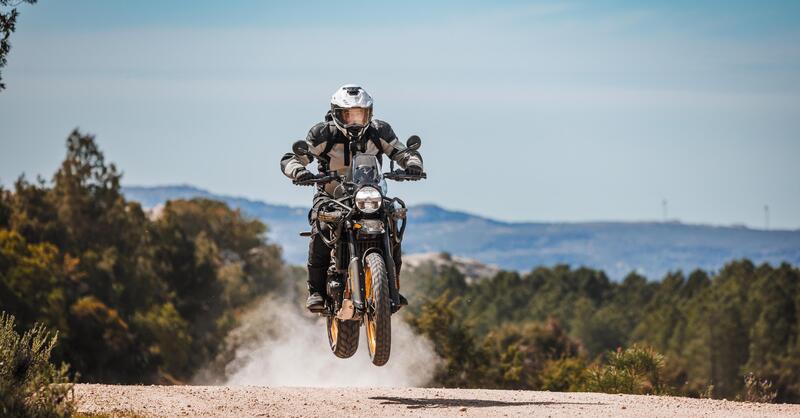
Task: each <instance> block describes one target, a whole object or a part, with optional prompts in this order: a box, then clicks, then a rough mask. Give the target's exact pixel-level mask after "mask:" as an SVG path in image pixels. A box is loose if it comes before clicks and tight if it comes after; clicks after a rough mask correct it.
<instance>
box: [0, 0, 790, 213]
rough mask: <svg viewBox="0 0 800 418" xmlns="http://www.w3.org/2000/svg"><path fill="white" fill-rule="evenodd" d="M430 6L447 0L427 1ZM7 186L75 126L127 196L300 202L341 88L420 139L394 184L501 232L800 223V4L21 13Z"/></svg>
mask: <svg viewBox="0 0 800 418" xmlns="http://www.w3.org/2000/svg"><path fill="white" fill-rule="evenodd" d="M431 3H433V4H431ZM20 9H21V17H20V19H19V22H18V30H17V32H16V33H15V34H14V35H13V38H12V52H11V55H10V56H9V64H8V66H7V68H6V69H5V70H4V71H3V76H4V79H5V81H6V83H7V85H8V89H7V90H6V91H4V92H3V93H0V182H2V183H3V184H6V185H8V184H10V183H11V182H12V181H13V180H14V179H15V178H16V177H17V176H18V175H19V174H20V173H23V172H24V173H26V174H27V175H28V176H29V177H34V176H35V175H36V174H42V175H44V176H45V177H47V178H49V177H50V176H51V175H52V173H53V171H54V170H55V169H56V167H57V166H58V164H59V162H60V160H61V159H62V158H63V153H64V146H63V143H64V139H65V138H66V135H67V134H68V133H69V131H70V130H71V129H72V128H74V127H80V128H81V129H82V130H83V131H86V132H90V133H93V134H95V135H97V139H98V141H99V143H100V145H101V147H102V148H103V149H104V151H105V152H106V155H107V158H108V159H110V160H112V161H115V162H116V163H117V164H118V165H119V166H120V167H121V168H122V169H123V171H124V173H125V177H124V183H126V184H142V185H155V184H173V183H190V184H194V185H197V186H199V187H203V188H207V189H210V190H212V191H214V192H218V193H226V194H235V195H243V196H248V197H252V198H258V199H264V200H267V201H270V202H276V203H288V204H292V205H307V204H308V202H309V200H310V197H311V196H310V194H311V191H310V190H309V189H307V188H297V187H294V186H292V185H291V184H290V183H289V182H288V181H287V179H285V178H284V177H283V176H282V175H281V174H280V173H279V170H278V160H279V158H280V156H281V155H282V154H283V153H284V152H287V151H288V150H289V149H290V146H291V143H292V142H293V141H295V140H297V139H300V138H303V137H304V136H305V134H306V132H307V130H308V128H309V127H310V126H311V125H313V124H314V123H315V122H317V121H318V120H320V118H321V117H322V115H323V114H324V112H325V111H326V109H327V107H328V99H329V96H330V94H331V93H332V92H333V90H334V89H335V88H336V87H338V86H339V85H340V84H343V83H347V82H356V83H360V84H362V85H363V86H364V87H365V88H367V90H368V91H369V92H370V93H371V94H372V95H373V96H374V98H375V101H376V109H375V113H376V116H377V117H378V118H381V119H383V120H386V121H388V122H390V123H391V124H392V126H393V127H394V128H395V131H396V132H397V134H398V135H399V136H401V137H403V138H405V137H408V136H409V135H411V134H419V135H420V136H421V137H422V139H423V148H422V152H423V155H424V157H425V163H426V171H428V172H429V175H430V179H429V180H428V181H427V182H421V183H413V184H398V185H392V186H391V187H392V188H391V191H392V192H393V193H395V194H397V195H399V196H401V197H403V198H404V199H405V200H406V201H408V202H412V203H420V202H433V203H437V204H440V205H443V206H445V207H448V208H456V209H462V210H468V211H470V212H475V213H479V214H483V215H487V216H492V217H495V218H500V219H506V220H537V221H586V220H627V221H637V220H658V219H660V218H661V202H662V199H667V200H668V202H669V217H670V218H676V219H680V220H682V221H685V222H699V223H712V224H746V225H749V226H752V227H763V226H764V213H763V207H764V205H765V204H768V205H769V206H770V209H771V227H773V228H793V229H794V228H800V164H798V156H800V2H788V1H787V2H736V1H710V2H696V1H670V2H646V1H637V2H622V1H599V2H598V1H595V2H521V1H519V2H517V1H505V2H503V1H499V2H498V1H495V2H474V1H467V2H447V1H445V2H435V3H434V2H421V1H409V2H395V3H392V4H388V3H378V2H304V3H299V2H256V1H252V2H236V1H228V2H219V1H216V2H208V1H192V2H188V1H187V2H178V1H172V2H155V1H137V2H123V1H71V2H64V1H55V0H49V1H48V0H41V1H40V2H39V3H38V4H36V5H34V6H27V5H23V6H21V7H20Z"/></svg>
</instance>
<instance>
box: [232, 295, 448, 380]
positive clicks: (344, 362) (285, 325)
mask: <svg viewBox="0 0 800 418" xmlns="http://www.w3.org/2000/svg"><path fill="white" fill-rule="evenodd" d="M295 300H296V299H295V298H285V299H284V298H277V297H270V298H267V299H265V300H263V301H262V302H261V303H260V304H259V305H258V306H257V307H256V308H254V309H253V310H251V311H250V312H248V314H247V315H246V316H245V317H244V318H242V322H241V323H242V326H240V327H239V328H238V329H236V330H235V331H234V332H233V333H232V334H231V336H230V337H232V338H234V339H235V340H237V344H236V345H237V348H236V349H235V355H234V356H233V360H232V361H230V362H229V363H228V364H227V365H226V366H225V376H227V380H226V381H225V383H226V384H228V385H267V386H313V387H354V386H361V387H370V386H394V387H419V386H425V385H426V384H428V383H429V382H430V381H431V379H432V377H433V373H434V370H435V369H436V366H437V364H438V363H439V361H440V360H439V358H438V357H437V356H436V353H435V352H434V350H433V345H432V344H431V343H430V341H429V340H428V339H427V338H425V337H423V336H420V335H416V334H414V332H413V331H412V330H411V328H410V326H409V325H408V324H407V323H406V322H405V321H403V319H402V315H400V314H396V315H394V316H393V317H392V355H391V358H390V359H389V363H387V364H386V365H385V366H383V367H376V366H374V365H372V363H371V362H370V359H369V352H368V351H367V346H366V336H365V334H364V327H361V336H360V340H359V348H358V351H357V352H356V354H355V355H354V356H353V357H351V358H349V359H340V358H337V357H335V356H334V355H333V353H331V351H330V348H329V346H328V337H327V334H326V329H325V320H324V318H320V317H317V316H312V315H311V314H309V313H307V312H304V311H302V310H301V309H300V308H299V307H298V306H293V305H292V304H291V303H290V301H295Z"/></svg>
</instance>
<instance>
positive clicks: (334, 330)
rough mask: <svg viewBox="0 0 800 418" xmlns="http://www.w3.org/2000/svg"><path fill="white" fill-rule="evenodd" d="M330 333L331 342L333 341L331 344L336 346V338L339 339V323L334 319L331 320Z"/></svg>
mask: <svg viewBox="0 0 800 418" xmlns="http://www.w3.org/2000/svg"><path fill="white" fill-rule="evenodd" d="M330 331H331V341H333V343H334V344H336V343H337V342H338V337H339V321H338V320H337V319H336V318H331V326H330Z"/></svg>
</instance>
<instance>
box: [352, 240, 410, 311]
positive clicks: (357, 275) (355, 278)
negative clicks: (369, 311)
mask: <svg viewBox="0 0 800 418" xmlns="http://www.w3.org/2000/svg"><path fill="white" fill-rule="evenodd" d="M349 234H350V237H349V238H350V239H349V240H348V241H349V242H348V246H349V249H350V254H357V253H356V246H355V233H354V232H353V231H352V230H351V231H349ZM383 247H384V250H383V259H384V261H385V263H384V264H385V265H386V273H387V275H388V276H389V277H388V279H389V296H390V297H391V298H392V312H397V310H398V309H400V293H399V292H398V290H397V271H396V269H395V264H394V255H393V251H392V245H391V241H390V239H389V232H388V231H387V232H386V233H384V234H383ZM347 276H348V280H349V281H350V292H351V298H352V300H353V305H355V308H356V309H357V310H358V311H360V312H364V311H365V308H366V306H365V305H364V296H363V295H364V294H365V293H364V290H365V289H364V266H363V264H362V261H361V257H359V256H353V257H350V262H349V263H348V266H347Z"/></svg>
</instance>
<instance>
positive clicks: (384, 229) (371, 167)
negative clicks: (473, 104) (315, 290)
mask: <svg viewBox="0 0 800 418" xmlns="http://www.w3.org/2000/svg"><path fill="white" fill-rule="evenodd" d="M421 145H422V141H421V140H420V139H419V137H418V136H416V135H414V136H412V137H410V138H409V139H408V141H407V148H406V149H404V150H402V151H399V152H400V153H408V152H411V151H415V150H417V149H419V148H420V146H421ZM348 146H349V147H350V149H351V155H353V159H352V162H351V164H350V169H349V172H348V173H347V174H346V175H344V176H342V175H339V174H338V173H337V172H336V171H331V172H328V173H320V174H318V175H316V176H315V177H314V178H312V179H310V180H305V181H294V184H296V185H319V184H323V185H324V184H327V183H329V182H333V181H336V182H339V185H338V186H337V187H336V189H335V191H334V193H333V196H325V197H323V198H322V201H321V202H320V203H317V204H316V205H315V207H316V208H317V209H316V211H315V213H316V215H315V216H313V213H314V211H312V216H311V217H310V220H311V222H312V225H313V226H314V228H313V231H314V232H313V233H316V234H321V238H322V240H323V242H324V243H325V244H326V245H327V246H328V247H330V248H331V249H332V257H331V265H330V268H329V269H328V274H327V278H326V286H325V291H326V294H325V295H324V296H323V298H324V300H325V303H324V307H323V308H322V309H321V310H319V311H317V313H319V314H320V315H322V316H325V317H326V322H327V333H328V343H329V345H330V349H331V351H332V352H333V354H334V355H336V356H337V357H340V358H348V357H351V356H352V355H353V354H355V352H356V350H357V349H358V343H359V328H360V326H361V325H364V326H365V328H366V335H367V348H368V350H369V356H370V359H371V360H372V364H374V365H376V366H383V365H384V364H386V362H388V361H389V355H390V353H391V343H392V330H391V326H392V324H391V316H392V314H394V313H395V312H397V311H398V310H399V309H400V308H401V307H402V305H401V300H400V296H399V295H400V293H399V289H400V281H399V277H398V275H397V272H396V264H395V255H397V256H398V257H399V255H400V254H399V251H397V253H396V252H395V251H396V250H397V249H398V248H399V245H400V243H401V242H402V240H403V233H404V232H405V229H406V214H407V208H406V205H405V202H403V201H402V200H401V199H399V198H397V197H394V198H390V197H388V196H387V187H386V180H394V181H409V180H421V179H425V178H427V175H426V174H425V173H422V174H420V175H409V174H407V173H406V172H405V171H404V170H400V169H397V170H395V169H394V160H391V159H390V164H391V165H390V170H389V172H388V173H382V170H381V166H382V164H381V163H382V161H379V160H378V158H377V157H376V156H375V155H370V154H366V153H363V149H359V145H358V144H357V143H355V142H353V141H351V143H350V144H348ZM292 151H293V152H294V154H295V155H297V156H299V157H307V158H309V159H310V160H313V158H314V155H313V154H311V153H310V152H309V150H308V144H307V143H306V142H305V141H297V142H295V143H294V145H293V146H292ZM325 232H327V234H326V233H325ZM311 234H312V232H303V233H301V234H300V235H301V236H305V237H310V236H311ZM326 235H327V236H326Z"/></svg>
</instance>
